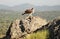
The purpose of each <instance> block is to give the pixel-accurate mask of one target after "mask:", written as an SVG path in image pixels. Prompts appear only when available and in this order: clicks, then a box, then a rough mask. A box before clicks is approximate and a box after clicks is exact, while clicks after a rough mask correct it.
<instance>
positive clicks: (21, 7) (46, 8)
mask: <svg viewBox="0 0 60 39" xmlns="http://www.w3.org/2000/svg"><path fill="white" fill-rule="evenodd" d="M31 7H34V8H35V9H36V11H60V5H56V6H35V5H32V4H21V5H16V6H13V7H9V6H6V5H0V9H3V10H14V11H24V10H25V9H27V8H31Z"/></svg>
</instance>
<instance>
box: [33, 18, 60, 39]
mask: <svg viewBox="0 0 60 39" xmlns="http://www.w3.org/2000/svg"><path fill="white" fill-rule="evenodd" d="M43 29H48V30H49V39H60V18H56V19H54V20H52V21H50V22H49V23H47V24H46V25H45V26H42V27H40V28H39V29H37V30H36V31H34V32H37V31H40V30H43Z"/></svg>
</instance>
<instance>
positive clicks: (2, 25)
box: [0, 10, 60, 39]
mask: <svg viewBox="0 0 60 39" xmlns="http://www.w3.org/2000/svg"><path fill="white" fill-rule="evenodd" d="M21 13H22V12H17V11H9V10H8V11H7V10H0V37H2V36H4V35H5V34H6V31H7V30H8V27H9V25H10V23H11V22H12V21H14V20H15V19H17V18H19V19H22V18H23V17H24V18H25V17H26V16H25V15H24V16H22V15H21ZM33 15H34V16H40V17H42V18H45V19H47V20H52V19H54V18H55V17H58V16H60V11H45V12H35V14H33ZM38 33H39V34H38ZM40 33H41V34H40ZM44 33H45V31H43V33H42V32H37V33H34V34H31V36H32V37H31V36H30V37H31V38H34V37H38V38H39V36H41V35H42V36H43V38H45V37H44V36H45V35H46V34H44ZM35 34H36V36H35ZM37 35H38V36H37ZM41 38H42V37H41ZM43 38H42V39H43ZM39 39H40V38H39Z"/></svg>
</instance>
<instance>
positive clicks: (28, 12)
mask: <svg viewBox="0 0 60 39" xmlns="http://www.w3.org/2000/svg"><path fill="white" fill-rule="evenodd" d="M33 13H34V8H31V9H26V10H25V12H24V13H23V14H22V15H24V14H29V15H32V14H33Z"/></svg>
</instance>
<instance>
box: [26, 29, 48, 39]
mask: <svg viewBox="0 0 60 39" xmlns="http://www.w3.org/2000/svg"><path fill="white" fill-rule="evenodd" d="M48 35H49V32H48V30H42V31H39V32H37V33H32V34H28V35H27V36H26V37H25V39H47V38H48Z"/></svg>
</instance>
